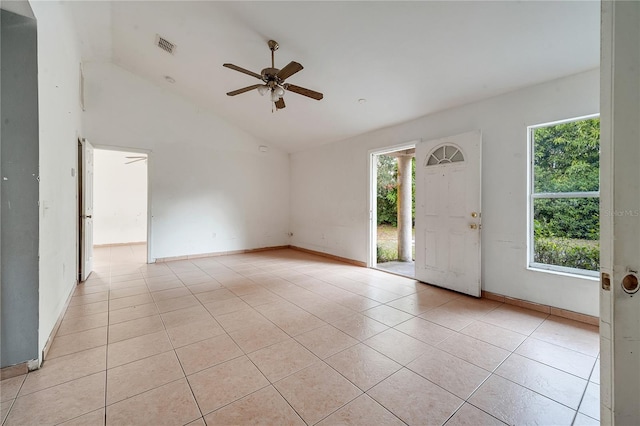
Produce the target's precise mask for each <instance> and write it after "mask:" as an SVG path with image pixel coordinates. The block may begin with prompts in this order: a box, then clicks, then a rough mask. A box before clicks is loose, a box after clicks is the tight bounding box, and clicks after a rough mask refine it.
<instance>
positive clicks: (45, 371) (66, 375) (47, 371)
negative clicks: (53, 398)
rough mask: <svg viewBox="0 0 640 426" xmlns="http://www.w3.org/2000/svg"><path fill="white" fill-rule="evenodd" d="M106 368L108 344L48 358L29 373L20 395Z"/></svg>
mask: <svg viewBox="0 0 640 426" xmlns="http://www.w3.org/2000/svg"><path fill="white" fill-rule="evenodd" d="M106 369H107V347H106V346H99V347H97V348H93V349H87V350H86V351H82V352H76V353H73V354H70V355H65V356H61V357H58V358H53V359H48V360H46V361H45V362H44V363H43V364H42V367H41V368H40V369H39V370H35V371H31V372H30V373H29V374H28V375H27V378H26V380H25V381H24V384H23V385H22V388H21V389H20V396H24V395H27V394H30V393H33V392H37V391H39V390H42V389H46V388H50V387H52V386H56V385H59V384H62V383H66V382H69V381H72V380H76V379H79V378H82V377H85V376H89V375H91V374H94V373H98V372H100V371H104V370H106Z"/></svg>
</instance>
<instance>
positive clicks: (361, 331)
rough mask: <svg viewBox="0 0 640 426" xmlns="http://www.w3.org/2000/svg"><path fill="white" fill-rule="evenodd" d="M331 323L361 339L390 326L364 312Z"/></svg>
mask: <svg viewBox="0 0 640 426" xmlns="http://www.w3.org/2000/svg"><path fill="white" fill-rule="evenodd" d="M331 325H333V326H334V327H336V328H337V329H339V330H342V331H343V332H345V333H347V334H348V335H349V336H351V337H353V338H354V339H358V340H360V341H362V340H366V339H368V338H369V337H373V336H375V335H376V334H378V333H381V332H383V331H385V330H387V329H388V328H389V327H388V326H386V325H384V324H382V323H381V322H378V321H376V320H374V319H373V318H369V317H367V316H364V315H362V314H355V315H351V316H348V317H345V318H340V319H338V320H336V321H332V322H331Z"/></svg>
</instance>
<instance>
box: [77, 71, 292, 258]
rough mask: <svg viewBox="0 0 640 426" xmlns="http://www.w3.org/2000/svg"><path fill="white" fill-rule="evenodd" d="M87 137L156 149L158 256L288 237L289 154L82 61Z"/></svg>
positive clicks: (152, 172)
mask: <svg viewBox="0 0 640 426" xmlns="http://www.w3.org/2000/svg"><path fill="white" fill-rule="evenodd" d="M84 70H85V81H86V83H87V86H86V93H85V96H86V98H85V99H86V112H85V115H84V119H85V121H84V125H85V129H86V137H87V138H88V139H89V140H90V141H91V142H92V143H93V144H95V145H99V146H118V147H127V148H136V149H143V150H148V151H149V160H148V161H149V163H148V166H149V179H150V182H149V183H150V197H151V206H150V207H151V214H152V221H151V241H150V244H151V247H152V253H151V256H152V257H153V258H164V257H172V256H184V255H193V254H201V253H212V252H223V251H230V250H240V249H250V248H258V247H268V246H278V245H286V244H289V237H288V235H287V233H288V232H289V155H288V154H286V153H284V152H282V151H279V150H277V149H275V148H274V147H270V149H269V151H268V152H267V153H261V152H260V151H259V150H258V146H260V145H268V144H265V143H264V142H263V141H260V140H258V139H256V138H255V137H253V136H251V135H249V134H247V133H245V132H243V131H241V130H239V129H238V128H236V127H234V126H233V125H231V124H229V123H228V122H226V121H224V120H223V119H221V118H219V117H218V116H216V115H214V114H213V113H211V112H210V111H208V110H205V109H202V108H199V107H198V106H196V105H194V104H193V103H190V102H188V101H186V100H184V99H183V98H180V97H178V96H175V95H173V94H171V93H170V92H168V91H166V90H164V89H163V88H161V87H159V86H156V85H154V84H152V83H150V82H148V81H146V80H144V79H142V78H139V77H137V76H135V75H134V74H132V73H130V72H128V71H126V70H124V69H122V68H120V67H118V66H117V65H113V64H107V63H87V64H86V65H85V68H84Z"/></svg>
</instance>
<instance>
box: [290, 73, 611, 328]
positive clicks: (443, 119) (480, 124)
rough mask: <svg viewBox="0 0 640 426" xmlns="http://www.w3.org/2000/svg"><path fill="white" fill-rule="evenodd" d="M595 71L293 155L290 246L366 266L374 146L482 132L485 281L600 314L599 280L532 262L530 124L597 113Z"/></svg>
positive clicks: (510, 292)
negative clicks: (529, 233) (532, 265)
mask: <svg viewBox="0 0 640 426" xmlns="http://www.w3.org/2000/svg"><path fill="white" fill-rule="evenodd" d="M598 90H599V71H598V70H593V71H589V72H586V73H582V74H578V75H575V76H570V77H567V78H563V79H560V80H556V81H552V82H549V83H545V84H541V85H536V86H533V87H529V88H526V89H523V90H519V91H516V92H512V93H508V94H505V95H502V96H498V97H495V98H492V99H489V100H485V101H482V102H477V103H473V104H469V105H466V106H463V107H459V108H455V109H451V110H447V111H443V112H440V113H436V114H433V115H430V116H427V117H423V118H420V119H417V120H414V121H411V122H408V123H405V124H401V125H397V126H393V127H389V128H386V129H383V130H379V131H376V132H372V133H368V134H364V135H360V136H357V137H354V138H352V139H349V140H346V141H341V142H337V143H334V144H330V145H325V146H322V147H319V148H316V149H311V150H307V151H303V152H298V153H295V154H292V155H291V185H292V187H291V206H292V208H291V231H292V232H293V234H294V235H293V237H292V241H291V244H293V245H296V246H300V247H304V248H308V249H312V250H318V251H322V252H326V253H330V254H333V255H337V256H342V257H346V258H350V259H355V260H359V261H362V262H366V261H367V260H368V253H367V242H368V230H369V201H368V191H369V170H368V152H369V150H371V149H376V148H383V147H386V146H391V145H397V144H401V143H406V142H410V141H414V140H418V139H422V140H429V139H437V138H441V137H446V136H451V135H455V134H459V133H463V132H466V131H470V130H475V129H480V130H482V133H483V153H482V155H483V166H482V167H483V174H482V179H483V182H482V205H483V211H482V219H483V225H482V226H483V229H482V268H483V274H482V283H483V284H482V287H483V289H484V290H486V291H490V292H494V293H499V294H503V295H507V296H511V297H515V298H519V299H525V300H530V301H533V302H538V303H543V304H547V305H551V306H556V307H560V308H564V309H569V310H572V311H576V312H582V313H585V314H589V315H598V283H597V281H593V280H587V279H579V278H573V277H567V276H561V275H554V274H550V273H544V272H538V271H531V270H527V269H526V265H527V244H526V242H527V219H526V218H527V126H529V125H533V124H539V123H544V122H549V121H554V120H559V119H564V118H571V117H577V116H582V115H587V114H592V113H597V112H598V111H599V104H598V102H599V93H598Z"/></svg>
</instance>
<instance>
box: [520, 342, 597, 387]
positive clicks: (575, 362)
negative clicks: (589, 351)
mask: <svg viewBox="0 0 640 426" xmlns="http://www.w3.org/2000/svg"><path fill="white" fill-rule="evenodd" d="M515 353H517V354H520V355H523V356H525V357H527V358H530V359H533V360H535V361H538V362H541V363H543V364H547V365H550V366H551V367H554V368H557V369H559V370H562V371H566V372H567V373H570V374H573V375H575V376H578V377H581V378H583V379H588V378H589V375H590V374H591V371H592V370H593V366H594V364H595V362H596V359H595V358H593V357H590V356H588V355H584V354H581V353H579V352H575V351H572V350H570V349H566V348H563V347H561V346H556V345H553V344H551V343H547V342H543V341H542V340H537V339H532V338H528V339H527V340H525V341H524V343H522V345H520V346H519V347H518V349H516V351H515Z"/></svg>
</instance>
